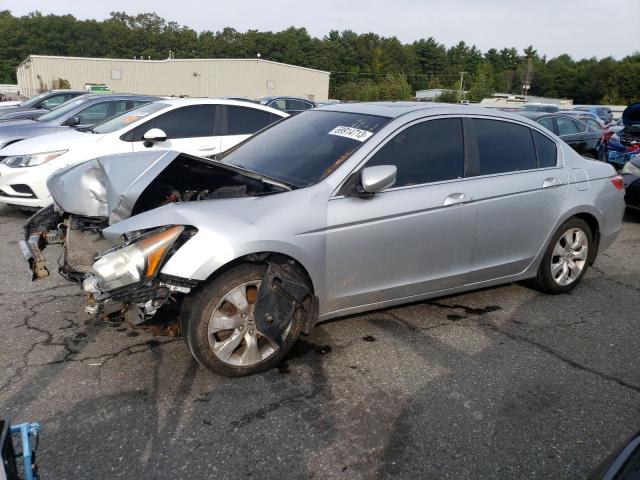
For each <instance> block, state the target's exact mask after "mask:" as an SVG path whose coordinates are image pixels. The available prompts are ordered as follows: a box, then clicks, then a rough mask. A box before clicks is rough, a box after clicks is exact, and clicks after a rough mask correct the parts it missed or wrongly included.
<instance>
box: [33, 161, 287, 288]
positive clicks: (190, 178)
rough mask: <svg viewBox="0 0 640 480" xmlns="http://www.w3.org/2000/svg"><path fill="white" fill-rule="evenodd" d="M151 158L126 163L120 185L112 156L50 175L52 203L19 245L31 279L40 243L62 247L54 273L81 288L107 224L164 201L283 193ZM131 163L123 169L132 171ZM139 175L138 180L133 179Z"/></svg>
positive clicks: (228, 171)
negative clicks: (75, 185) (73, 187)
mask: <svg viewBox="0 0 640 480" xmlns="http://www.w3.org/2000/svg"><path fill="white" fill-rule="evenodd" d="M153 153H154V155H151V156H150V155H145V156H142V155H139V156H138V157H136V159H137V160H142V162H140V164H139V165H135V164H134V165H133V166H134V167H136V168H134V169H133V171H130V172H128V175H129V176H128V177H127V179H126V180H128V179H132V180H131V181H127V182H122V179H121V178H114V177H115V174H116V173H119V171H118V170H117V167H118V165H117V162H118V161H119V160H120V159H119V158H117V157H119V156H117V155H114V156H111V157H105V158H102V159H100V158H98V159H95V160H91V161H89V162H85V163H83V164H80V165H76V166H74V168H72V169H69V170H66V171H63V172H61V173H59V174H56V175H54V176H52V177H51V179H50V180H49V184H48V185H49V189H50V191H51V194H52V196H53V198H54V201H55V205H51V206H49V207H46V208H44V209H42V210H40V211H39V212H37V213H36V214H35V215H33V216H32V217H31V218H30V219H29V220H27V222H26V224H25V226H24V232H25V235H24V237H25V238H24V241H22V242H21V248H22V251H23V255H24V256H25V258H27V260H28V261H29V264H30V266H31V270H32V272H33V280H37V279H40V278H44V277H47V276H48V275H49V270H48V268H47V266H46V262H45V259H44V256H43V253H42V250H44V249H45V248H46V247H47V245H54V244H59V245H62V254H61V256H60V259H59V262H58V270H59V272H60V274H61V275H63V276H64V277H65V278H67V279H69V280H72V281H76V282H82V280H83V278H84V277H85V275H86V274H88V273H89V272H90V271H91V266H92V265H93V263H94V262H95V260H96V258H97V257H98V256H99V254H101V253H102V252H105V251H107V250H109V249H110V248H112V247H113V245H112V244H111V243H110V242H108V241H107V240H105V239H104V238H103V236H102V230H103V229H104V228H106V227H108V226H109V225H110V224H112V223H116V222H117V221H120V220H123V219H124V218H128V217H130V216H133V215H137V214H139V213H142V212H145V211H148V210H152V209H154V208H157V207H160V206H162V205H166V204H169V203H176V202H193V201H205V200H216V199H225V198H239V197H258V196H263V195H271V194H275V193H279V192H283V191H286V190H287V188H286V187H285V186H280V185H278V184H277V182H270V181H265V180H264V179H261V178H260V177H259V176H257V175H253V174H251V173H250V172H246V173H245V172H242V171H239V170H238V169H236V168H233V167H228V166H225V165H223V164H220V163H218V162H214V161H210V160H207V159H204V158H199V157H193V156H191V155H186V154H180V153H178V152H170V151H169V152H166V151H165V152H153ZM149 157H151V158H149ZM130 158H131V157H129V159H128V160H129V162H130V163H129V165H127V168H131V160H130ZM158 165H160V166H161V167H164V168H162V170H161V171H160V172H159V173H158V174H157V175H153V170H152V169H153V167H156V166H158ZM138 172H140V173H141V174H139V175H137V176H136V175H135V174H136V173H138ZM72 182H79V183H81V184H84V185H87V184H89V185H91V188H90V189H89V188H88V189H83V190H81V191H80V192H78V191H77V190H75V191H72V190H71V189H69V188H67V186H68V185H69V183H72ZM138 192H139V193H138Z"/></svg>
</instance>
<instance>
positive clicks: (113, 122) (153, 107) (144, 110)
mask: <svg viewBox="0 0 640 480" xmlns="http://www.w3.org/2000/svg"><path fill="white" fill-rule="evenodd" d="M168 106H169V104H168V103H162V102H156V103H147V104H146V105H142V106H141V107H138V108H132V109H131V110H127V111H126V112H124V113H123V114H122V115H118V116H117V117H113V118H111V119H109V120H105V121H104V122H102V123H99V124H98V125H96V126H95V127H93V129H92V131H93V132H95V133H111V132H115V131H117V130H120V129H122V128H124V127H126V126H127V125H131V124H132V123H134V122H137V121H138V120H140V119H142V118H144V117H146V116H147V115H151V114H152V113H155V112H158V111H160V110H162V109H163V108H167V107H168Z"/></svg>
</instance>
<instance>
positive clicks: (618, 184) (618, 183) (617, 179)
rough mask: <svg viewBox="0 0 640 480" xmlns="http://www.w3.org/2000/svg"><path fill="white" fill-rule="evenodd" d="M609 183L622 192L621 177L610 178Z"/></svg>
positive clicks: (622, 183)
mask: <svg viewBox="0 0 640 480" xmlns="http://www.w3.org/2000/svg"><path fill="white" fill-rule="evenodd" d="M611 183H612V184H613V186H614V187H616V188H617V189H618V190H624V182H623V181H622V177H621V176H620V175H616V176H615V177H611Z"/></svg>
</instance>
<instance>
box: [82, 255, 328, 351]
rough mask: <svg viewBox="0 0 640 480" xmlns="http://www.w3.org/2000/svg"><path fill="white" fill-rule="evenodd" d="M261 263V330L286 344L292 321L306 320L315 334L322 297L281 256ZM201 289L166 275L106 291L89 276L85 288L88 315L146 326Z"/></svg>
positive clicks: (257, 317)
mask: <svg viewBox="0 0 640 480" xmlns="http://www.w3.org/2000/svg"><path fill="white" fill-rule="evenodd" d="M254 260H255V259H254ZM256 261H259V262H260V263H263V262H264V263H266V264H267V265H268V268H267V271H266V273H265V276H264V278H263V281H262V283H261V285H260V288H259V289H258V297H257V302H256V307H255V312H254V315H255V321H256V327H257V328H258V330H260V332H261V333H262V334H263V335H265V336H266V337H268V338H270V339H271V340H273V341H274V342H275V343H276V344H278V345H280V346H282V343H283V338H282V336H283V334H284V332H285V330H286V328H287V326H288V325H289V320H290V319H291V318H294V317H296V316H300V319H301V320H302V326H301V331H302V333H303V334H305V335H309V334H310V333H311V331H312V330H313V328H314V326H315V323H316V322H317V319H318V298H317V297H316V296H315V295H313V292H312V290H311V288H310V287H309V283H308V282H307V281H305V279H304V278H303V277H302V275H301V274H300V272H298V271H297V270H296V267H295V265H293V264H291V263H289V262H287V261H284V262H283V261H281V259H279V258H277V256H273V257H266V258H265V257H263V258H261V259H260V260H256ZM198 285H199V282H197V281H195V280H190V279H186V278H180V277H175V276H171V275H166V274H160V275H159V276H158V277H157V278H155V279H153V280H150V281H148V282H145V283H138V284H134V285H129V286H126V287H121V288H118V289H115V290H112V291H109V292H104V291H102V290H101V289H100V287H99V285H98V283H97V281H96V278H95V277H94V276H93V275H88V276H87V277H86V278H85V280H84V281H83V283H82V288H83V290H84V292H85V294H86V306H85V311H86V312H87V313H88V314H89V315H92V316H93V317H95V318H98V319H101V320H110V319H118V320H124V321H126V322H128V323H130V324H132V325H140V324H142V323H145V322H147V321H149V320H151V319H152V318H153V317H154V316H155V315H156V314H157V313H158V311H159V310H160V309H161V308H163V307H164V308H167V307H170V306H171V305H179V304H180V303H181V302H180V300H182V298H183V297H184V295H187V294H189V293H192V292H193V290H194V289H195V288H197V287H198Z"/></svg>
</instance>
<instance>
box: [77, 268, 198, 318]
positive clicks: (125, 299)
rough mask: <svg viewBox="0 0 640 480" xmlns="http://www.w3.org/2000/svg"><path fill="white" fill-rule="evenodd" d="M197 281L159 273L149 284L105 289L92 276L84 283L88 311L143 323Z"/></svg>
mask: <svg viewBox="0 0 640 480" xmlns="http://www.w3.org/2000/svg"><path fill="white" fill-rule="evenodd" d="M197 284H198V282H196V281H195V280H188V279H185V278H178V277H172V276H169V275H160V276H159V278H157V279H154V280H153V281H151V282H148V283H144V284H135V285H129V286H126V287H121V288H118V289H116V290H112V291H110V292H103V291H101V290H100V288H99V287H98V284H97V281H96V278H95V277H94V276H93V275H89V276H87V277H86V278H85V279H84V281H83V282H82V289H83V291H84V293H85V294H86V305H85V312H86V313H88V314H89V315H91V316H93V317H94V318H99V319H102V320H108V319H110V318H114V317H115V318H122V319H124V320H125V321H126V322H128V323H130V324H132V325H140V324H142V323H144V322H146V321H148V320H150V319H151V318H152V317H153V316H154V315H155V314H156V313H157V312H158V310H159V309H160V308H161V307H162V306H164V305H166V304H167V303H171V302H172V301H175V300H176V298H175V297H176V294H188V293H189V292H191V290H192V289H193V288H194V287H195V286H197Z"/></svg>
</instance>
